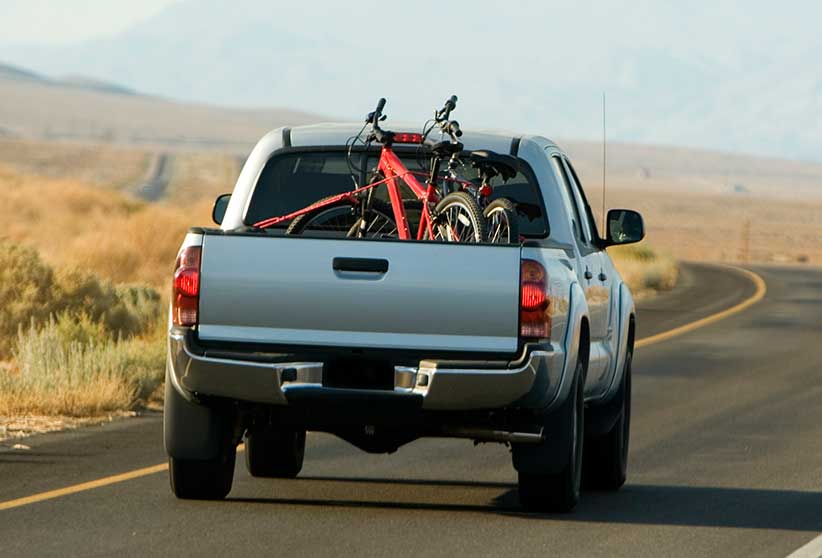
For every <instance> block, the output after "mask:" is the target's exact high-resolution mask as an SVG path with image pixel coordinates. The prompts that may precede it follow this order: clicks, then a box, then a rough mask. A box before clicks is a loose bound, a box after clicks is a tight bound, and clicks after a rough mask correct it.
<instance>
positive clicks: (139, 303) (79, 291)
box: [53, 269, 163, 337]
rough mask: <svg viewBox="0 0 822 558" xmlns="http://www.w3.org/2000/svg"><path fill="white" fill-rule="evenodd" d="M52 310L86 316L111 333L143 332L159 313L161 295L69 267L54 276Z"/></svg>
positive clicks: (135, 333)
mask: <svg viewBox="0 0 822 558" xmlns="http://www.w3.org/2000/svg"><path fill="white" fill-rule="evenodd" d="M57 285H58V292H57V294H56V296H55V303H54V308H53V311H54V312H65V313H68V314H71V315H75V316H79V315H85V316H87V317H88V318H90V319H91V320H93V321H95V322H98V323H100V324H102V325H104V326H105V327H106V329H107V330H108V331H109V332H110V333H111V335H112V336H114V337H117V336H125V337H132V336H134V335H139V334H141V333H145V332H146V331H147V330H148V329H149V327H151V326H152V325H153V324H154V322H155V321H156V320H157V317H158V316H159V315H160V314H161V312H162V305H163V304H162V300H161V297H160V294H159V293H158V292H157V291H156V290H154V289H152V288H150V287H145V286H141V285H116V286H115V285H113V284H112V283H110V282H108V281H104V280H101V279H99V278H98V277H96V276H95V275H93V274H91V273H88V272H83V271H79V270H76V269H71V270H67V271H61V272H60V273H58V275H57Z"/></svg>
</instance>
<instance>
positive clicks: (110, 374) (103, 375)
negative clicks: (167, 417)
mask: <svg viewBox="0 0 822 558" xmlns="http://www.w3.org/2000/svg"><path fill="white" fill-rule="evenodd" d="M87 327H89V325H88V324H84V325H80V326H77V325H76V324H72V323H71V322H69V321H68V320H67V319H65V318H63V319H61V320H54V319H52V320H50V321H49V322H48V323H47V324H46V325H45V326H44V327H42V328H39V329H38V328H35V327H34V326H32V327H31V328H30V329H28V330H26V331H21V332H20V333H19V335H18V339H17V344H16V348H15V353H14V365H13V366H11V367H8V369H7V370H5V371H3V372H0V415H5V416H15V415H64V416H99V415H101V414H104V413H108V412H113V411H119V410H123V409H130V408H132V407H134V406H135V405H137V404H138V403H139V402H140V401H141V400H144V399H145V398H146V397H148V395H150V394H151V393H152V392H153V391H154V389H156V387H157V385H159V383H160V382H161V381H162V378H163V366H164V362H165V360H164V355H163V354H162V348H163V346H162V344H161V343H156V342H154V341H153V340H147V339H132V340H128V341H126V340H117V341H111V340H109V339H100V338H98V336H97V335H96V334H94V332H92V333H91V334H90V335H89V333H88V332H83V333H81V334H78V333H77V331H78V330H81V329H83V328H87ZM92 329H93V326H92ZM67 331H68V333H67ZM72 332H73V334H72Z"/></svg>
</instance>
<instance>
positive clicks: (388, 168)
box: [378, 145, 436, 240]
mask: <svg viewBox="0 0 822 558" xmlns="http://www.w3.org/2000/svg"><path fill="white" fill-rule="evenodd" d="M378 168H379V170H381V171H382V174H383V176H385V180H386V182H387V184H388V196H389V197H390V198H391V208H392V209H393V210H394V219H395V220H396V221H397V233H398V234H399V236H400V239H401V240H408V239H410V238H411V231H410V230H409V227H408V218H407V217H406V215H405V205H403V203H402V195H401V194H400V188H399V185H398V184H397V179H402V180H403V181H404V182H405V183H406V184H407V185H408V187H409V188H411V191H412V192H414V195H415V196H417V198H419V199H420V200H421V201H422V202H423V204H422V214H421V215H420V228H419V230H418V231H417V236H416V238H417V240H422V237H423V233H424V232H425V230H428V234H429V236H433V231H432V230H431V216H430V214H429V213H428V202H429V201H432V199H433V197H434V196H435V195H436V190H435V188H434V186H433V184H431V183H430V182H429V184H428V186H427V187H425V186H423V185H422V184H420V181H419V180H417V177H416V176H414V173H412V172H410V171H409V170H408V169H407V168H405V165H404V164H403V163H402V161H401V160H400V158H399V157H397V155H396V154H395V153H394V150H393V149H391V146H389V145H386V146H383V148H382V153H381V154H380V163H379V166H378Z"/></svg>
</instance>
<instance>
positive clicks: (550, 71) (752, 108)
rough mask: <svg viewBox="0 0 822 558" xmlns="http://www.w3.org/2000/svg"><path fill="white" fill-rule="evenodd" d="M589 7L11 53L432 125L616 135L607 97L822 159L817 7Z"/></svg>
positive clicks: (181, 86)
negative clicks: (382, 107) (452, 120)
mask: <svg viewBox="0 0 822 558" xmlns="http://www.w3.org/2000/svg"><path fill="white" fill-rule="evenodd" d="M574 4H575V3H572V4H568V5H562V6H557V5H554V4H551V3H545V2H539V1H537V0H523V1H522V2H518V3H517V4H516V5H512V6H508V7H506V8H504V9H498V8H499V7H498V6H496V5H495V6H494V7H493V8H492V9H486V8H488V7H489V4H488V3H484V2H479V1H476V2H470V3H469V2H456V1H455V2H448V3H443V2H441V1H439V0H418V1H417V2H414V3H391V4H390V6H389V5H388V4H386V3H385V2H380V1H377V0H363V1H362V2H360V3H358V4H357V6H356V8H355V7H353V6H352V5H350V4H347V3H344V2H317V1H316V0H308V1H306V2H283V3H280V2H271V1H270V0H246V1H244V2H243V3H242V8H240V7H238V5H237V4H235V3H230V2H225V1H223V0H187V1H182V2H178V3H175V4H173V5H171V6H169V7H168V8H166V9H165V10H163V11H161V12H160V13H158V14H157V15H155V16H154V17H152V18H150V19H148V20H146V21H144V22H142V23H140V24H138V25H135V26H134V27H132V28H130V29H128V30H126V31H124V32H122V33H119V34H117V35H114V36H111V37H107V38H101V39H95V40H92V41H86V42H82V43H79V44H75V45H68V46H60V47H47V46H42V45H36V44H32V45H17V46H14V45H5V46H2V47H0V59H5V60H10V61H14V62H15V63H21V64H24V65H26V66H27V67H30V68H33V69H35V70H36V71H38V72H44V73H46V74H49V75H65V74H66V73H70V74H79V75H84V76H94V77H95V79H99V80H102V81H106V82H113V83H118V84H122V86H123V87H124V88H126V90H135V91H145V92H148V93H151V94H154V95H160V96H164V97H169V98H176V99H186V100H193V101H197V102H201V103H207V104H215V105H224V106H238V107H270V106H283V107H293V108H298V109H301V110H303V111H306V112H307V113H319V114H328V115H331V116H335V117H337V118H345V119H353V118H360V117H361V116H362V115H364V114H365V113H366V112H368V111H369V110H370V109H371V107H372V106H373V104H374V103H375V102H376V99H377V98H378V97H380V96H385V97H387V98H388V99H389V105H388V108H387V110H388V112H389V114H390V115H392V116H397V117H399V118H401V119H403V120H415V119H420V120H421V119H424V118H425V117H427V115H429V114H430V111H431V110H432V109H433V108H434V106H436V105H437V104H439V103H441V102H442V100H443V99H444V98H445V97H446V96H448V95H450V94H451V93H457V94H458V95H459V96H460V105H459V108H458V113H457V114H458V118H459V119H460V120H461V122H462V124H463V127H471V126H480V127H494V128H513V129H517V130H523V131H526V132H538V133H543V134H546V135H548V136H561V137H577V138H583V139H595V138H597V137H599V136H600V134H601V131H600V130H601V119H602V115H601V92H602V91H607V95H608V99H607V101H608V114H607V121H608V122H607V124H608V134H609V136H610V137H611V138H613V139H616V140H620V141H639V142H646V143H663V144H673V145H691V146H698V147H706V148H713V149H722V150H726V151H743V152H744V151H750V152H756V153H764V154H771V153H772V154H775V155H779V156H784V157H792V158H809V159H815V160H822V106H820V103H822V95H821V94H820V91H822V72H820V71H819V70H818V65H817V64H816V62H815V61H816V60H819V59H820V55H822V35H820V34H819V33H817V32H815V31H814V30H815V27H814V24H813V23H812V22H813V21H818V18H816V17H814V16H813V14H804V15H803V13H802V11H801V10H782V11H775V10H773V9H772V6H770V4H769V3H767V2H764V1H758V0H757V1H754V0H752V1H751V2H748V3H746V4H745V9H744V12H745V13H744V16H745V17H741V15H742V14H740V13H739V8H738V6H737V7H736V8H734V7H733V6H724V5H723V6H714V7H711V9H710V10H709V9H707V8H705V9H693V10H683V9H678V8H676V7H674V6H673V5H662V4H661V3H647V2H646V3H638V4H637V5H635V6H633V7H632V10H631V11H630V13H628V12H626V10H625V8H624V5H623V4H622V3H620V2H602V3H597V5H596V9H591V8H590V7H587V8H586V7H585V6H581V5H580V6H576V5H574ZM806 11H818V10H816V8H811V7H808V9H807V10H806ZM651 12H653V13H651ZM706 14H710V16H711V17H708V16H707V15H706ZM816 15H818V14H816ZM652 16H653V19H651V17H652ZM731 22H732V23H733V25H731ZM0 125H2V123H0Z"/></svg>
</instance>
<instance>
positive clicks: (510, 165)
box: [468, 149, 519, 180]
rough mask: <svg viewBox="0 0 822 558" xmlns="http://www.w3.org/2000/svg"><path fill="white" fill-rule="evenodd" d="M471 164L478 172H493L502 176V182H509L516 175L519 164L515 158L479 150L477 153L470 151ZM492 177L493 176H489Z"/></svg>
mask: <svg viewBox="0 0 822 558" xmlns="http://www.w3.org/2000/svg"><path fill="white" fill-rule="evenodd" d="M468 159H469V160H470V161H471V164H472V165H474V167H476V168H478V169H480V170H489V169H490V170H494V171H496V173H495V174H499V175H500V176H502V179H503V180H509V179H511V178H514V177H515V176H516V175H517V169H518V168H519V162H518V161H517V158H516V157H513V156H511V155H502V154H500V153H496V152H494V151H487V150H485V149H481V150H479V151H472V152H471V154H470V155H469V156H468ZM491 176H494V175H491Z"/></svg>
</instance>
